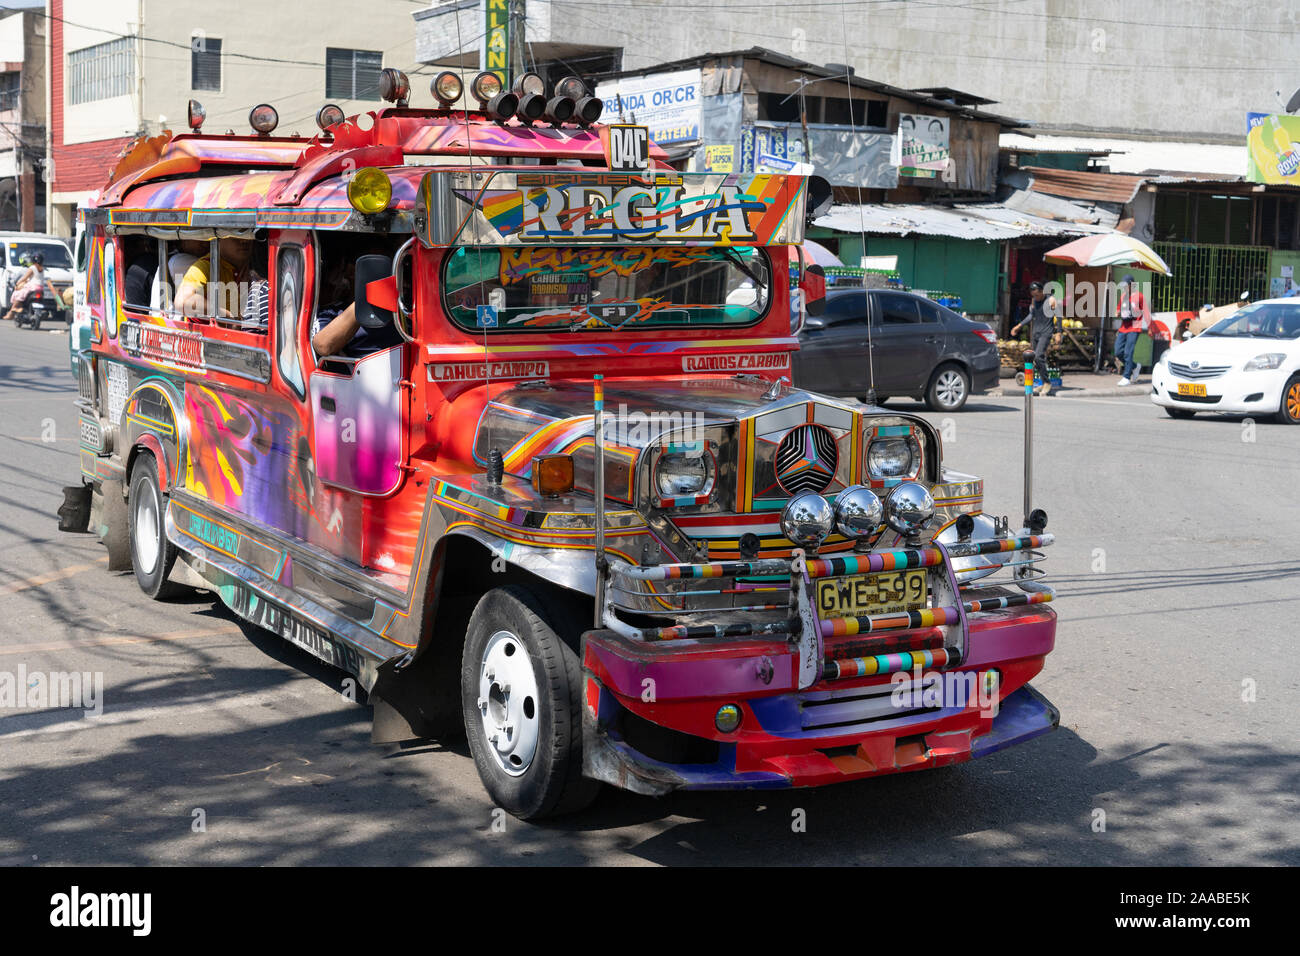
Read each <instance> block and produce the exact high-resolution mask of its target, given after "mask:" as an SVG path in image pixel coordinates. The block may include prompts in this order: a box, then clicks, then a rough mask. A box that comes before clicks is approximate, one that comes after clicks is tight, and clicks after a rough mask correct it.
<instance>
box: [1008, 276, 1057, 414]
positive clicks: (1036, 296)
mask: <svg viewBox="0 0 1300 956" xmlns="http://www.w3.org/2000/svg"><path fill="white" fill-rule="evenodd" d="M1029 296H1030V298H1031V299H1032V300H1033V301H1032V302H1030V305H1029V314H1028V315H1026V316H1025V317H1024V318H1023V319H1021V320H1020V321H1019V322H1018V323H1017V324H1016V326H1015V327H1014V328H1013V329H1012V330H1011V334H1012V335H1015V334H1016V333H1017V332H1019V331H1020V327H1021V326H1022V325H1024V324H1025V323H1026V322H1028V323H1029V341H1030V342H1031V343H1032V344H1033V347H1034V371H1035V372H1036V373H1037V374H1038V377H1039V378H1040V379H1042V380H1043V384H1042V385H1041V386H1039V389H1038V394H1039V395H1051V394H1052V383H1051V382H1049V381H1048V380H1047V348H1048V346H1049V345H1052V344H1053V343H1056V342H1059V341H1060V334H1061V333H1060V328H1061V325H1060V324H1061V318H1060V309H1059V308H1057V302H1056V296H1054V295H1052V296H1049V295H1047V293H1045V292H1044V291H1043V284H1042V283H1041V282H1031V283H1029Z"/></svg>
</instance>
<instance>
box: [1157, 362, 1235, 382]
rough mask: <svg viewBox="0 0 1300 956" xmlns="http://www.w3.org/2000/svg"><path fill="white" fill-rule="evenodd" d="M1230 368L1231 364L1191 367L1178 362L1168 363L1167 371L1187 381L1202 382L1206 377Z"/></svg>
mask: <svg viewBox="0 0 1300 956" xmlns="http://www.w3.org/2000/svg"><path fill="white" fill-rule="evenodd" d="M1230 368H1232V366H1231V365H1202V366H1201V367H1200V368H1192V367H1191V366H1190V365H1182V364H1180V363H1178V362H1170V363H1169V371H1171V372H1173V373H1174V374H1175V375H1177V376H1178V377H1179V378H1185V379H1187V380H1188V381H1189V382H1202V381H1205V380H1206V379H1210V378H1218V377H1219V376H1220V375H1222V374H1223V373H1224V372H1226V371H1228V370H1229V369H1230Z"/></svg>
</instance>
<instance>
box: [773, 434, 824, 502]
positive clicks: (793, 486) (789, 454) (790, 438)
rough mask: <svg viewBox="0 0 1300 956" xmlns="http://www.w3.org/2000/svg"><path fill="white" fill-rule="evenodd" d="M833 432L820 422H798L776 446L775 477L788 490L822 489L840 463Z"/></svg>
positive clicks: (799, 492)
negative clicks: (814, 423) (804, 423)
mask: <svg viewBox="0 0 1300 956" xmlns="http://www.w3.org/2000/svg"><path fill="white" fill-rule="evenodd" d="M839 457H840V455H839V446H838V445H836V443H835V436H834V435H832V434H831V433H830V432H829V431H827V430H826V429H825V428H823V427H822V426H820V425H812V424H809V425H800V426H799V427H798V428H792V429H791V430H790V431H789V432H787V433H786V436H785V437H784V438H782V439H781V444H780V445H778V446H777V449H776V480H777V482H778V483H779V484H780V485H781V487H782V488H784V489H785V490H786V491H787V492H788V493H790V494H792V495H797V494H802V493H803V492H805V491H812V492H818V493H820V492H822V491H824V490H825V489H826V486H827V485H829V484H830V483H831V482H832V481H833V480H834V478H835V468H836V466H837V465H838V464H839Z"/></svg>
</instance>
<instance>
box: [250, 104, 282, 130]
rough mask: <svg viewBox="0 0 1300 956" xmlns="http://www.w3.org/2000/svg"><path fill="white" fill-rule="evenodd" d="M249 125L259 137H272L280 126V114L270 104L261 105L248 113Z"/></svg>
mask: <svg viewBox="0 0 1300 956" xmlns="http://www.w3.org/2000/svg"><path fill="white" fill-rule="evenodd" d="M248 125H249V126H251V127H253V129H254V130H256V131H257V135H259V136H270V135H271V133H272V132H273V131H274V130H275V128H276V127H277V126H279V125H280V114H279V113H277V112H276V111H275V107H274V106H272V105H271V104H270V103H259V104H258V105H257V106H254V107H253V108H252V109H251V110H249V111H248Z"/></svg>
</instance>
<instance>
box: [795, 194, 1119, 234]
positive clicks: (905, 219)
mask: <svg viewBox="0 0 1300 956" xmlns="http://www.w3.org/2000/svg"><path fill="white" fill-rule="evenodd" d="M813 225H816V226H821V227H823V228H825V229H833V230H835V231H836V232H846V233H855V232H866V233H871V234H874V235H894V236H908V235H914V234H915V235H922V236H947V237H949V238H953V239H984V240H986V241H997V240H1005V239H1019V238H1021V237H1023V236H1080V235H1090V234H1092V233H1098V232H1110V227H1109V226H1101V225H1092V224H1085V223H1074V222H1062V221H1058V220H1055V219H1048V218H1045V217H1042V216H1036V215H1032V214H1030V213H1025V212H1021V211H1020V210H1016V209H1010V208H1008V207H1007V206H1005V205H1003V204H1002V203H965V204H962V205H957V206H922V205H915V204H895V203H885V204H863V205H846V206H836V207H834V208H833V209H832V210H831V211H830V212H829V213H827V214H826V215H825V216H822V217H821V218H820V219H817V220H816V221H815V222H814V223H813Z"/></svg>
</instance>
